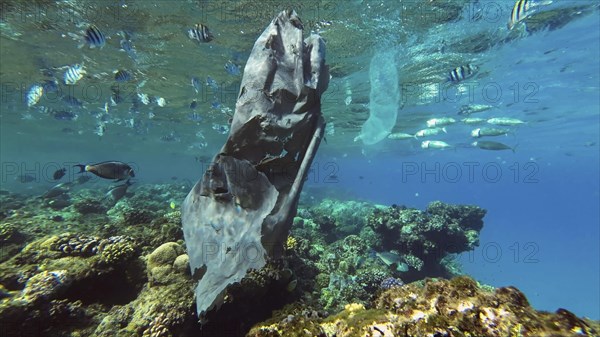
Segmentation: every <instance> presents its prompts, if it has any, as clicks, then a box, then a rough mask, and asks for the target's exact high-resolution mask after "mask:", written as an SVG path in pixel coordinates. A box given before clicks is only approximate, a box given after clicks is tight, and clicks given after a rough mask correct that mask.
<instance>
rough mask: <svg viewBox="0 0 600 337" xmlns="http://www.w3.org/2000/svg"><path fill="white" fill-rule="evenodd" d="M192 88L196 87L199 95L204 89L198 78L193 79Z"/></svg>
mask: <svg viewBox="0 0 600 337" xmlns="http://www.w3.org/2000/svg"><path fill="white" fill-rule="evenodd" d="M192 87H194V90H196V93H199V92H200V90H201V89H202V85H201V84H200V79H199V78H198V77H195V76H194V77H192Z"/></svg>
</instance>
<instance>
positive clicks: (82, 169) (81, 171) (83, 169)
mask: <svg viewBox="0 0 600 337" xmlns="http://www.w3.org/2000/svg"><path fill="white" fill-rule="evenodd" d="M73 167H79V172H77V173H83V172H85V165H81V164H77V165H73Z"/></svg>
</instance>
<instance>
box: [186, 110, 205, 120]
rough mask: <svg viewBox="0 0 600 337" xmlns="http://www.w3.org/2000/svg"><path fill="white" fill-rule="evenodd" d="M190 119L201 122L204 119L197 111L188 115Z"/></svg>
mask: <svg viewBox="0 0 600 337" xmlns="http://www.w3.org/2000/svg"><path fill="white" fill-rule="evenodd" d="M188 119H189V120H191V121H192V122H201V121H202V120H203V118H202V116H201V115H200V114H199V113H197V112H192V113H191V114H189V115H188Z"/></svg>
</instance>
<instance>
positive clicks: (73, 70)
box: [64, 64, 86, 85]
mask: <svg viewBox="0 0 600 337" xmlns="http://www.w3.org/2000/svg"><path fill="white" fill-rule="evenodd" d="M85 73H86V72H85V70H84V69H83V66H82V65H80V64H75V65H73V66H71V67H69V68H68V69H67V71H66V72H65V75H64V80H65V84H67V85H73V84H75V83H77V81H79V80H80V79H82V78H83V75H84V74H85Z"/></svg>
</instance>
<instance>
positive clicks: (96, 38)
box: [79, 25, 106, 49]
mask: <svg viewBox="0 0 600 337" xmlns="http://www.w3.org/2000/svg"><path fill="white" fill-rule="evenodd" d="M83 39H84V41H85V43H87V45H88V46H90V48H96V47H98V48H100V49H102V47H104V45H105V44H106V37H104V34H103V33H102V32H101V31H100V29H98V27H96V26H94V25H90V26H89V27H88V28H87V29H86V30H85V34H84V35H83ZM79 47H80V48H81V47H83V45H80V46H79Z"/></svg>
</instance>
